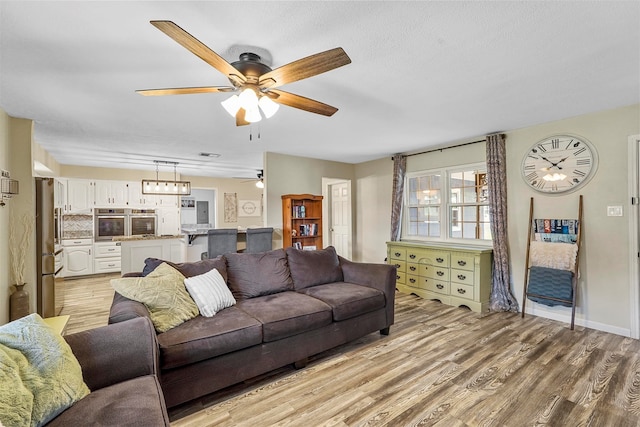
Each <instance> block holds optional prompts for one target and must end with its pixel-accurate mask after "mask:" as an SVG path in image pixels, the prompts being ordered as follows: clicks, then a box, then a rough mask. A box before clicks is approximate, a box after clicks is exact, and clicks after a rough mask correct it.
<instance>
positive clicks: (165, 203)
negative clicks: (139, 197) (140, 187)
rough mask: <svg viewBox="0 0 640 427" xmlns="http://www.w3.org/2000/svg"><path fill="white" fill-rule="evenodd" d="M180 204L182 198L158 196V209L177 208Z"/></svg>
mask: <svg viewBox="0 0 640 427" xmlns="http://www.w3.org/2000/svg"><path fill="white" fill-rule="evenodd" d="M179 203H180V196H173V195H171V196H156V207H157V208H177V207H178V206H179Z"/></svg>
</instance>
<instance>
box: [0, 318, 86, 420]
mask: <svg viewBox="0 0 640 427" xmlns="http://www.w3.org/2000/svg"><path fill="white" fill-rule="evenodd" d="M88 394H89V388H88V387H87V385H86V384H85V383H84V380H83V379H82V368H81V367H80V364H79V363H78V360H77V359H76V357H75V356H74V355H73V352H72V351H71V347H69V344H67V342H66V341H65V340H64V338H62V336H60V334H58V333H56V332H55V331H54V330H53V329H51V327H50V326H49V325H47V324H46V323H45V322H44V321H43V320H42V318H41V317H40V316H39V315H37V314H30V315H29V316H26V317H23V318H21V319H18V320H14V321H13V322H11V323H7V324H6V325H3V326H0V424H4V425H5V426H22V425H25V426H26V425H30V426H39V425H43V424H46V423H48V422H49V421H51V420H52V419H54V418H55V417H57V416H58V415H59V414H60V413H61V412H62V411H64V410H65V409H67V408H68V407H70V406H71V405H73V404H74V403H75V402H77V401H78V400H80V399H82V398H83V397H85V396H87V395H88Z"/></svg>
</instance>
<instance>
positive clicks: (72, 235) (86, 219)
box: [62, 214, 93, 239]
mask: <svg viewBox="0 0 640 427" xmlns="http://www.w3.org/2000/svg"><path fill="white" fill-rule="evenodd" d="M62 238H63V239H87V238H93V215H71V214H68V215H63V216H62Z"/></svg>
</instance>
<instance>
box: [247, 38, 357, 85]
mask: <svg viewBox="0 0 640 427" xmlns="http://www.w3.org/2000/svg"><path fill="white" fill-rule="evenodd" d="M350 63H351V58H349V56H348V55H347V54H346V53H345V51H344V50H343V49H342V48H341V47H336V48H335V49H331V50H327V51H325V52H321V53H316V54H315V55H311V56H307V57H306V58H302V59H299V60H297V61H293V62H290V63H288V64H286V65H283V66H282V67H278V68H276V69H275V70H272V71H269V72H268V73H265V74H263V75H261V76H260V79H259V85H260V86H261V87H267V88H272V87H278V86H282V85H284V84H287V83H291V82H295V81H298V80H302V79H306V78H308V77H312V76H315V75H318V74H322V73H325V72H327V71H331V70H333V69H334V68H338V67H342V66H343V65H347V64H350Z"/></svg>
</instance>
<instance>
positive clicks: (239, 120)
mask: <svg viewBox="0 0 640 427" xmlns="http://www.w3.org/2000/svg"><path fill="white" fill-rule="evenodd" d="M245 114H246V111H245V110H244V108H241V109H239V110H238V112H237V113H236V126H246V125H248V124H250V123H249V122H248V121H246V120H245V119H244V115H245Z"/></svg>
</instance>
